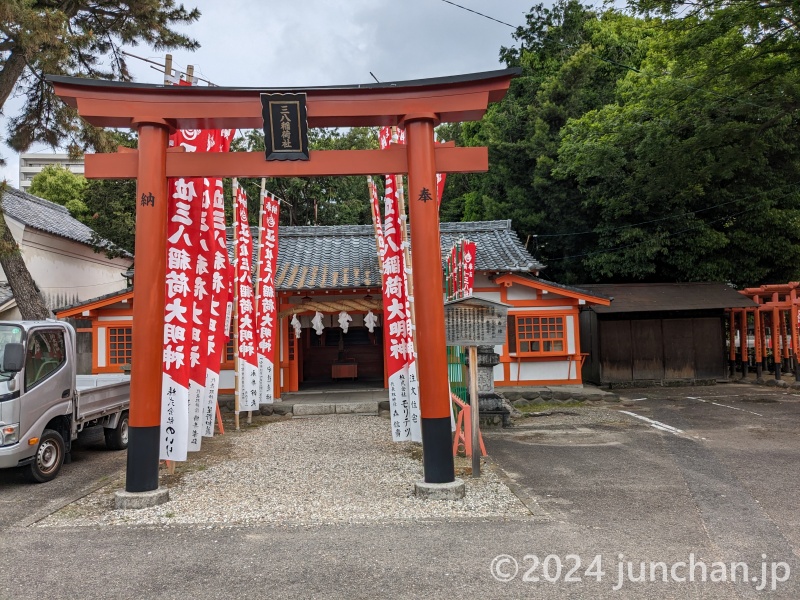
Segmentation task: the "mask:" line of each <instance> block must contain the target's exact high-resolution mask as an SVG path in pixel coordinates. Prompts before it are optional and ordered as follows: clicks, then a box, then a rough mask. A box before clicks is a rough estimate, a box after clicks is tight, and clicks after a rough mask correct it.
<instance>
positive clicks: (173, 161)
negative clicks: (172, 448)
mask: <svg viewBox="0 0 800 600" xmlns="http://www.w3.org/2000/svg"><path fill="white" fill-rule="evenodd" d="M519 73H520V70H519V69H507V70H502V71H492V72H487V73H476V74H472V75H459V76H455V77H444V78H439V79H423V80H417V81H405V82H396V83H371V84H367V85H347V86H336V87H310V88H303V89H296V88H291V89H290V88H283V89H264V88H223V87H192V86H160V85H142V84H132V83H118V82H117V83H115V82H108V81H95V80H89V79H78V78H71V77H56V76H49V77H48V78H47V80H48V81H49V82H50V83H52V85H53V87H54V88H55V91H56V93H57V94H58V95H59V96H60V97H61V98H62V99H63V100H64V101H65V102H66V103H67V104H69V105H70V106H72V107H74V108H75V109H77V111H78V114H79V115H80V116H81V117H83V119H85V120H86V121H88V122H89V123H91V124H92V125H95V126H98V127H129V128H131V129H136V130H137V132H138V136H139V145H138V149H137V150H126V151H122V150H121V151H120V152H119V153H116V154H95V155H87V157H86V163H85V174H86V176H87V177H89V178H100V179H119V178H134V177H135V178H136V180H137V191H136V197H137V198H142V201H141V202H137V205H136V281H135V284H134V285H135V289H136V303H135V304H134V306H133V320H134V324H135V326H134V328H133V356H132V360H131V405H130V421H129V422H130V434H129V435H130V445H129V449H128V470H127V478H126V484H125V487H126V490H127V491H128V492H150V491H153V490H156V489H157V487H158V448H159V435H160V433H159V431H160V417H161V393H162V389H161V380H160V377H159V375H160V374H161V372H162V362H161V355H162V342H163V330H164V327H163V325H164V318H163V316H164V297H165V283H164V282H165V263H166V232H167V206H168V200H169V199H168V195H167V178H168V177H311V176H324V175H370V174H381V173H408V188H407V190H408V200H409V202H408V206H409V214H410V220H411V237H412V240H411V243H412V245H413V247H414V253H415V254H414V256H415V263H414V264H415V268H414V273H413V283H414V290H415V297H416V306H417V310H416V330H417V331H416V341H417V348H418V352H417V354H418V357H417V358H418V360H417V364H418V365H419V372H418V376H419V388H420V412H421V417H422V443H423V466H424V470H425V483H426V484H439V483H450V482H453V481H454V477H455V475H454V466H453V454H452V450H451V444H452V440H451V434H450V394H449V389H448V381H447V356H446V346H445V331H444V304H443V299H442V270H441V262H440V260H439V255H440V245H439V211H438V207H437V203H436V202H429V200H430V199H431V193H430V190H436V173H437V172H439V173H448V172H473V171H485V170H487V169H488V167H489V161H488V151H487V149H486V148H454V147H437V146H436V145H435V144H434V135H433V134H434V131H433V130H434V126H435V125H436V124H438V123H441V122H457V121H474V120H477V119H480V118H481V117H482V116H483V115H484V114H485V112H486V110H487V108H488V106H489V103H490V102H495V101H499V100H500V99H502V98H503V96H504V95H505V94H506V92H507V91H508V87H509V85H510V83H511V79H512V78H513V77H515V76H517V75H519ZM265 92H266V93H298V92H302V93H305V94H306V102H305V106H306V115H307V121H308V125H309V127H358V126H386V125H403V126H404V127H405V130H406V145H405V148H403V147H396V148H392V149H388V150H341V151H333V150H326V151H318V152H314V151H311V152H310V153H309V159H308V160H297V161H292V160H287V161H283V160H281V161H267V160H265V156H264V154H263V153H260V152H258V153H244V152H235V153H230V154H228V153H226V154H222V153H216V152H208V153H186V152H180V151H175V149H173V150H168V135H169V131H170V130H171V129H206V128H213V129H242V128H248V129H254V128H260V127H261V126H262V124H263V120H262V119H263V117H262V104H261V94H262V93H265ZM145 199H146V200H145ZM365 201H366V199H365ZM416 257H419V259H417V258H416Z"/></svg>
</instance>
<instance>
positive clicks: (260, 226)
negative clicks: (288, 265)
mask: <svg viewBox="0 0 800 600" xmlns="http://www.w3.org/2000/svg"><path fill="white" fill-rule="evenodd" d="M266 188H267V178H266V177H262V178H261V193H260V194H259V195H258V206H259V209H258V242H259V244H260V243H261V230H262V229H263V228H264V216H265V215H264V190H265V189H266ZM256 256H257V258H256V311H258V310H259V307H260V306H261V246H260V245H259V247H258V253H257V255H256ZM260 366H261V365H259V367H260ZM259 379H260V378H259ZM260 396H261V391H260V390H259V397H260ZM252 422H253V411H252V410H248V411H247V424H248V425H250V424H251V423H252Z"/></svg>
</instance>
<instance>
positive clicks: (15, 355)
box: [3, 342, 25, 373]
mask: <svg viewBox="0 0 800 600" xmlns="http://www.w3.org/2000/svg"><path fill="white" fill-rule="evenodd" d="M24 364H25V346H23V345H22V344H19V343H15V342H11V343H9V344H6V347H5V352H4V353H3V372H4V373H19V372H20V371H22V366H23V365H24Z"/></svg>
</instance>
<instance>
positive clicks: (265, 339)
mask: <svg viewBox="0 0 800 600" xmlns="http://www.w3.org/2000/svg"><path fill="white" fill-rule="evenodd" d="M279 217H280V202H279V201H278V199H277V198H276V197H275V196H273V195H272V194H270V193H269V192H262V193H261V224H260V227H259V240H258V279H257V282H258V283H257V285H258V293H257V295H256V355H257V357H258V359H257V360H258V389H259V394H258V396H259V403H261V404H272V403H273V402H274V401H275V353H276V340H277V339H278V335H277V332H278V304H277V297H276V294H275V270H276V269H277V265H278V220H279Z"/></svg>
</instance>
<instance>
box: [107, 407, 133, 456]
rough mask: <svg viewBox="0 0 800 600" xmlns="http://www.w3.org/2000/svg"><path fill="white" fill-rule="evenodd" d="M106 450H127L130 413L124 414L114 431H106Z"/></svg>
mask: <svg viewBox="0 0 800 600" xmlns="http://www.w3.org/2000/svg"><path fill="white" fill-rule="evenodd" d="M103 433H104V434H105V436H106V448H108V449H109V450H125V448H127V447H128V413H127V412H124V413H122V415H121V416H120V418H119V423H117V426H116V427H115V428H114V429H104V430H103Z"/></svg>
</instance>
